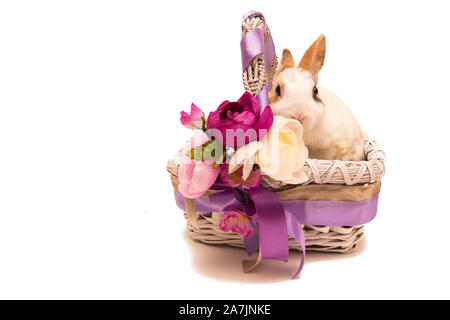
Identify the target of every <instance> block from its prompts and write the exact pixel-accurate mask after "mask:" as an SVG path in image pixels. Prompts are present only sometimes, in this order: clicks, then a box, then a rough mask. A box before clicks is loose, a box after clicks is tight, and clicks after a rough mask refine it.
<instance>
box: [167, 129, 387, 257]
mask: <svg viewBox="0 0 450 320" xmlns="http://www.w3.org/2000/svg"><path fill="white" fill-rule="evenodd" d="M364 151H365V158H366V160H365V161H339V160H332V161H331V160H317V159H308V160H307V161H306V162H305V164H304V166H303V170H304V172H305V173H306V174H307V175H308V177H309V178H308V180H307V181H306V182H305V183H303V184H301V185H287V184H283V183H282V182H279V181H275V180H273V179H270V178H268V177H267V176H264V177H263V180H262V186H263V187H264V188H267V189H269V190H272V191H274V192H276V193H277V194H278V195H279V196H280V199H281V200H283V201H285V200H287V201H289V200H309V201H365V200H369V199H371V198H373V197H376V196H377V195H378V193H379V192H380V189H381V182H380V180H381V177H382V176H383V175H384V170H385V165H384V163H385V154H384V152H383V151H382V150H381V148H380V147H379V145H378V143H377V142H376V141H374V140H371V139H369V138H366V140H365V150H364ZM180 161H181V157H180V154H177V155H176V156H175V157H174V158H172V159H171V160H170V161H169V162H168V164H167V170H168V171H169V173H170V176H171V181H172V185H173V187H174V189H175V190H177V187H178V184H179V182H178V178H177V173H178V166H179V163H180ZM214 192H217V191H215V190H209V191H207V193H206V195H208V194H211V193H214ZM222 214H223V213H222V212H196V219H197V220H196V222H197V226H198V229H197V230H196V229H195V228H194V227H193V226H192V225H191V224H190V223H189V222H188V225H187V227H188V230H189V234H190V236H191V237H192V238H193V239H194V240H198V241H201V242H204V243H207V244H211V245H224V244H225V245H229V246H233V247H239V248H244V247H245V246H244V241H243V238H242V237H241V236H240V235H238V234H235V233H232V232H224V231H222V230H220V227H219V225H220V221H221V218H222ZM337 214H338V213H337ZM185 217H186V214H185ZM302 227H303V231H304V234H305V239H306V250H307V251H323V252H338V253H349V252H352V251H353V250H355V249H356V248H357V245H358V243H360V241H361V240H362V239H363V237H364V226H363V225H356V226H310V225H302ZM289 248H290V249H294V250H299V251H301V247H300V245H299V244H298V242H297V241H296V240H295V239H293V238H289Z"/></svg>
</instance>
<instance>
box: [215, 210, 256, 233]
mask: <svg viewBox="0 0 450 320" xmlns="http://www.w3.org/2000/svg"><path fill="white" fill-rule="evenodd" d="M220 230H222V231H225V232H229V231H231V232H235V233H238V234H240V235H241V236H243V237H244V238H248V237H250V236H251V235H252V234H253V228H252V225H251V223H250V220H249V219H248V218H247V217H246V216H245V214H244V213H243V212H241V211H239V210H231V211H226V212H224V213H223V216H222V220H221V221H220Z"/></svg>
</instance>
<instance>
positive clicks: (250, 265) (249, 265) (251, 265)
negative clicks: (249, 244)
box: [242, 242, 263, 273]
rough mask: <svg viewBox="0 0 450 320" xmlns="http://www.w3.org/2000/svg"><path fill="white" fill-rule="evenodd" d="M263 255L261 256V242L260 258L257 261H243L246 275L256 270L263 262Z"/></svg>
mask: <svg viewBox="0 0 450 320" xmlns="http://www.w3.org/2000/svg"><path fill="white" fill-rule="evenodd" d="M262 259H263V258H262V254H261V242H260V243H259V251H258V258H256V260H242V270H243V271H244V273H248V272H250V271H252V270H254V269H255V268H256V267H257V266H258V265H259V264H260V263H261V261H262Z"/></svg>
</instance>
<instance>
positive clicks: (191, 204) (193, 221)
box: [184, 198, 200, 232]
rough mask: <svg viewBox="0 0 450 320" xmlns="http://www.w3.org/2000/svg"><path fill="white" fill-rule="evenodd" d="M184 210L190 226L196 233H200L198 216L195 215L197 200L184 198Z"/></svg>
mask: <svg viewBox="0 0 450 320" xmlns="http://www.w3.org/2000/svg"><path fill="white" fill-rule="evenodd" d="M184 208H185V211H186V217H187V220H188V222H189V224H190V225H191V226H192V227H193V228H194V230H195V231H196V232H198V231H200V228H199V227H198V224H197V214H196V213H195V199H189V198H184Z"/></svg>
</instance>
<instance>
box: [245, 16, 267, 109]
mask: <svg viewBox="0 0 450 320" xmlns="http://www.w3.org/2000/svg"><path fill="white" fill-rule="evenodd" d="M255 16H256V17H260V18H261V19H262V20H263V21H264V23H265V19H264V16H263V15H262V13H261V12H257V11H253V10H252V11H249V12H247V13H245V14H244V17H243V19H242V20H243V21H245V20H246V19H248V18H251V17H255ZM266 29H268V27H267V24H266V25H265V28H264V29H254V30H252V31H249V32H247V33H246V34H245V35H244V37H243V38H242V39H241V56H242V72H244V71H245V70H246V69H247V67H248V65H249V64H250V62H251V61H252V60H253V58H255V57H256V56H257V55H259V54H261V53H264V69H265V70H266V71H267V69H268V68H269V67H270V65H271V64H272V61H273V59H274V57H275V45H274V44H273V39H272V35H271V34H270V33H269V37H268V38H267V40H265V41H264V34H265V32H266ZM271 87H272V82H266V83H265V84H264V87H263V89H262V90H261V92H260V93H259V94H258V95H257V96H256V99H257V100H258V102H259V105H260V106H261V112H263V111H264V108H265V107H266V106H268V105H269V98H268V93H269V91H270V89H271Z"/></svg>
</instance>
